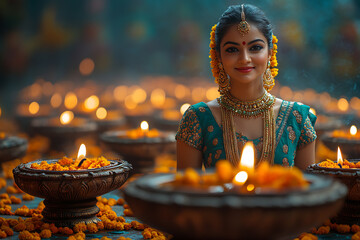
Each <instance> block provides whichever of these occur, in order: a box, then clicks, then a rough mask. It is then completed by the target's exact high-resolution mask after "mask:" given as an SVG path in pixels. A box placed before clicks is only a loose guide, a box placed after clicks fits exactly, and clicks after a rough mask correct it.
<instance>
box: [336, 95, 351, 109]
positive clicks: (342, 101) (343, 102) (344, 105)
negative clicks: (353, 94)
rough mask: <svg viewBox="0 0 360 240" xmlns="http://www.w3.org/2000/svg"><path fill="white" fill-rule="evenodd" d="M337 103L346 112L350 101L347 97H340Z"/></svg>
mask: <svg viewBox="0 0 360 240" xmlns="http://www.w3.org/2000/svg"><path fill="white" fill-rule="evenodd" d="M337 105H338V108H339V109H340V110H341V111H343V112H346V111H347V110H348V109H349V102H348V101H347V100H346V99H345V98H340V99H339V100H338V103H337Z"/></svg>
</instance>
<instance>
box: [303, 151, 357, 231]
mask: <svg viewBox="0 0 360 240" xmlns="http://www.w3.org/2000/svg"><path fill="white" fill-rule="evenodd" d="M306 171H307V172H308V173H312V174H317V175H322V176H330V177H333V178H335V179H338V180H339V181H341V182H342V183H343V184H345V185H346V186H347V188H348V190H349V191H348V194H347V195H346V198H345V203H344V206H343V208H342V209H341V210H340V211H339V212H338V214H337V216H336V217H334V219H333V222H336V223H339V224H350V225H352V224H358V225H359V224H360V184H359V182H360V159H349V160H346V159H344V160H343V157H342V154H341V150H340V147H338V150H337V161H336V162H335V161H332V160H330V159H327V160H325V161H322V162H320V163H316V164H312V165H310V166H309V167H308V168H307V169H306Z"/></svg>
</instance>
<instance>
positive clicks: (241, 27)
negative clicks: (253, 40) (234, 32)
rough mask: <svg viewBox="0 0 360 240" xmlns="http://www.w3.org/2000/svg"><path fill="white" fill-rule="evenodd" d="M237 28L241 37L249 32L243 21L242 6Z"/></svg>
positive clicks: (242, 6) (242, 5)
mask: <svg viewBox="0 0 360 240" xmlns="http://www.w3.org/2000/svg"><path fill="white" fill-rule="evenodd" d="M237 28H238V30H239V32H240V33H241V35H243V36H245V34H247V33H248V32H249V31H250V25H249V23H248V22H247V21H246V20H245V12H244V4H241V22H240V23H239V24H238V27H237Z"/></svg>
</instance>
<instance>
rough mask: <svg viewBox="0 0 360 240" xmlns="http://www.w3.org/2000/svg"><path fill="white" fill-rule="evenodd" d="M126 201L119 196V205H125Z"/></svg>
mask: <svg viewBox="0 0 360 240" xmlns="http://www.w3.org/2000/svg"><path fill="white" fill-rule="evenodd" d="M124 203H125V200H124V199H123V198H119V199H118V200H117V204H119V205H123V204H124Z"/></svg>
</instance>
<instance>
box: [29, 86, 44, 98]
mask: <svg viewBox="0 0 360 240" xmlns="http://www.w3.org/2000/svg"><path fill="white" fill-rule="evenodd" d="M29 95H30V97H31V98H32V99H39V98H40V97H41V85H40V84H39V83H34V84H32V85H31V86H30V91H29Z"/></svg>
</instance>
